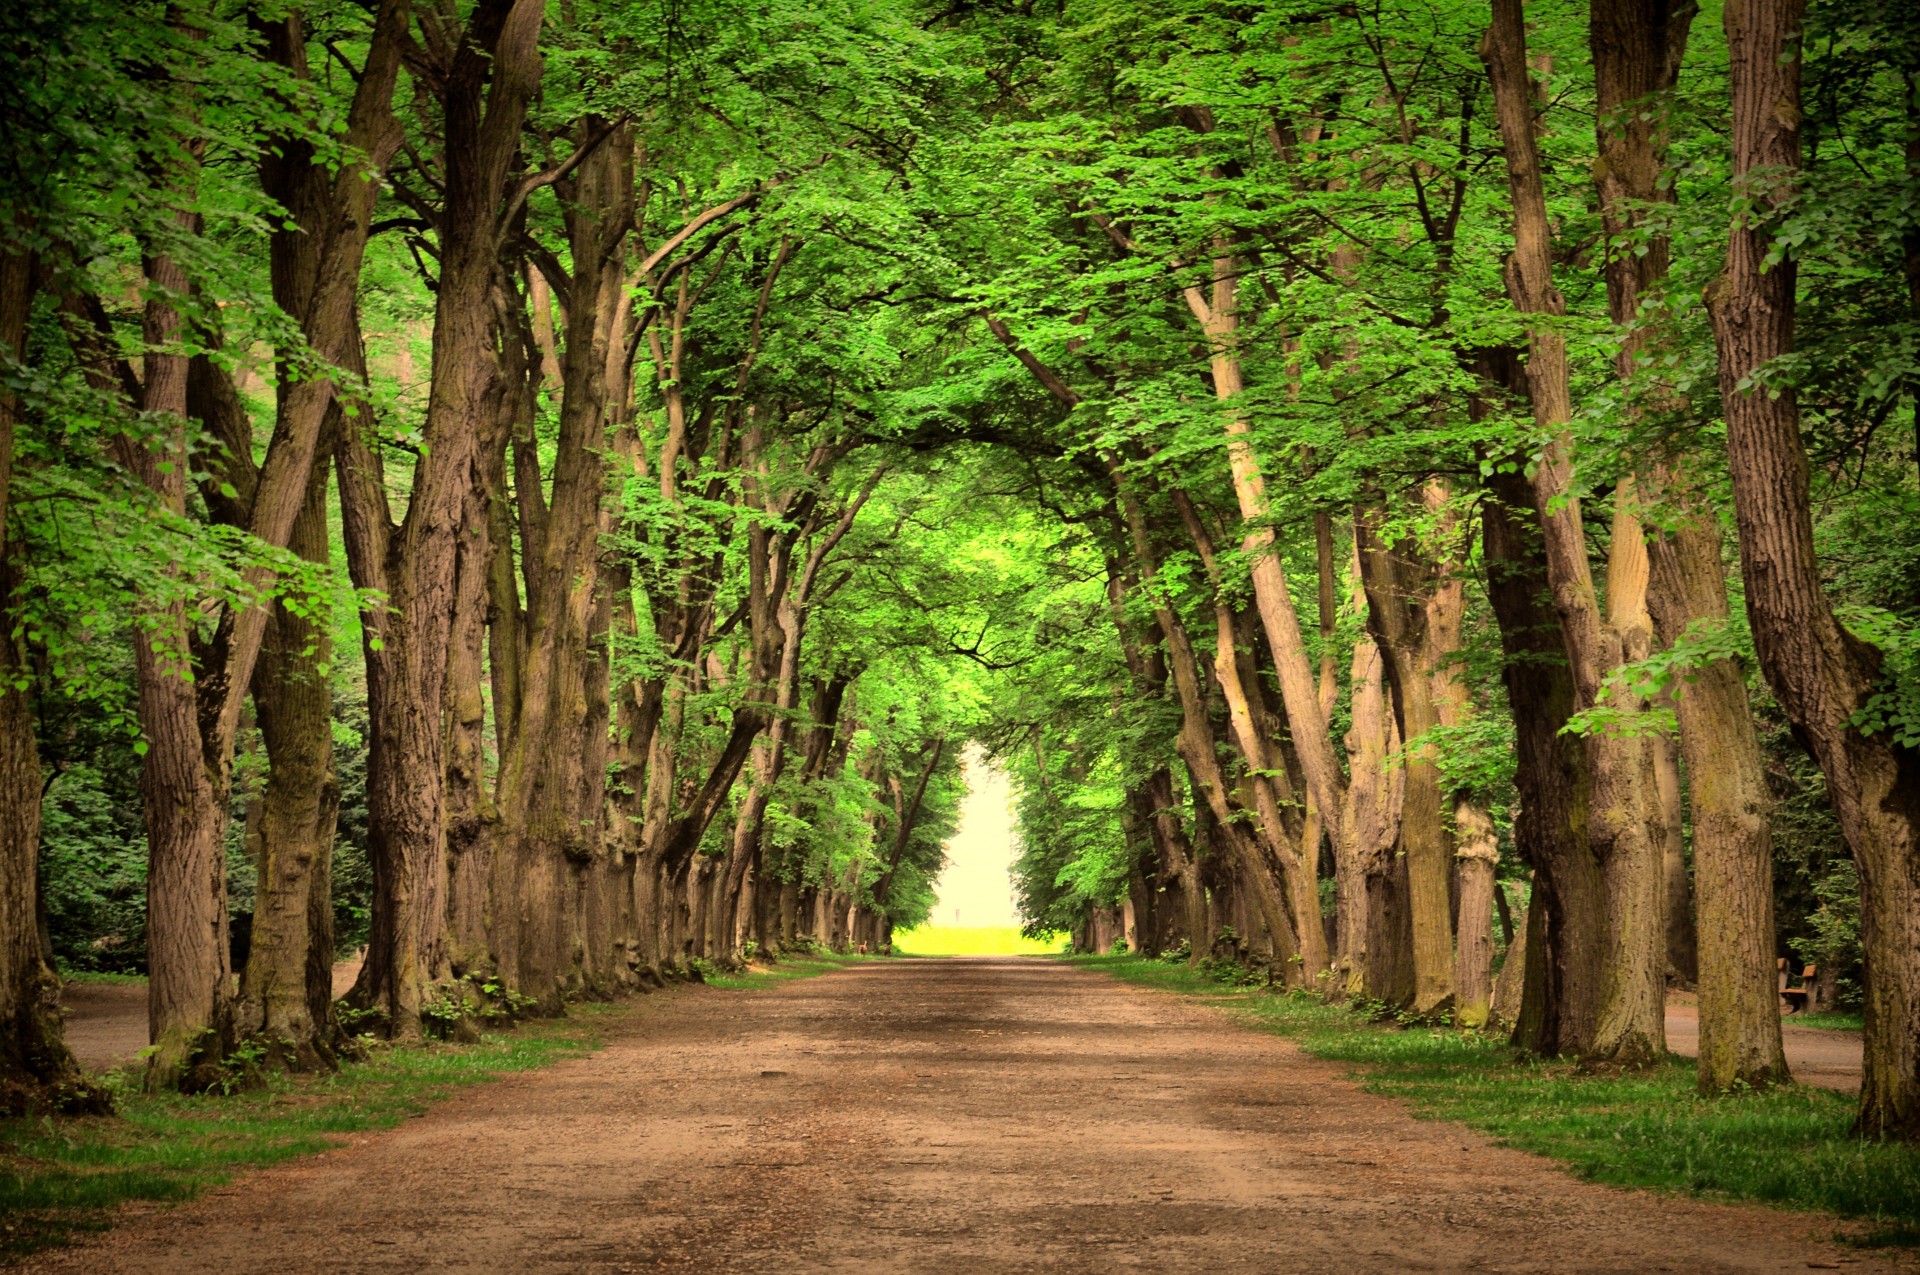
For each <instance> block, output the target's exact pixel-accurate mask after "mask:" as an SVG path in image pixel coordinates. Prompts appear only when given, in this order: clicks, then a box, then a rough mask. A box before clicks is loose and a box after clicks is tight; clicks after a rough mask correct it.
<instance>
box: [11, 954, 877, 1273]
mask: <svg viewBox="0 0 1920 1275" xmlns="http://www.w3.org/2000/svg"><path fill="white" fill-rule="evenodd" d="M847 960H848V958H845V957H830V956H816V955H808V956H796V957H792V958H789V959H783V960H782V961H781V962H780V963H778V964H776V965H771V966H756V967H754V968H752V969H751V970H749V971H747V972H745V973H721V972H717V971H716V972H714V973H713V974H711V975H709V976H708V978H707V981H708V983H709V984H710V985H712V986H716V987H721V988H727V989H735V990H737V989H745V988H754V987H763V986H769V985H773V984H777V983H783V982H788V981H790V980H793V979H797V978H806V977H810V976H812V975H815V974H824V973H826V972H828V971H830V970H834V969H838V968H840V967H841V966H842V965H845V964H847ZM640 1003H641V1002H638V1001H634V1000H624V1001H618V1002H614V1003H610V1004H601V1003H582V1004H577V1005H574V1006H572V1007H571V1008H570V1009H569V1011H568V1013H567V1016H566V1017H565V1018H557V1019H545V1020H536V1021H532V1022H528V1023H524V1024H522V1025H521V1026H519V1027H518V1028H516V1029H514V1030H511V1031H506V1032H500V1033H494V1034H488V1035H485V1036H483V1037H482V1038H481V1039H480V1040H479V1041H478V1042H477V1043H475V1044H471V1045H460V1044H449V1043H430V1044H424V1045H419V1046H411V1047H406V1048H385V1047H376V1048H374V1049H373V1050H372V1052H371V1054H370V1056H369V1057H368V1058H367V1059H366V1060H365V1061H362V1062H349V1063H346V1064H345V1065H343V1066H342V1067H341V1068H340V1070H339V1071H337V1072H334V1073H331V1074H313V1075H297V1076H287V1075H280V1076H275V1077H273V1078H272V1080H271V1081H270V1083H269V1084H268V1085H267V1086H266V1087H265V1088H263V1089H258V1090H254V1091H250V1092H242V1093H236V1094H233V1095H231V1096H222V1095H219V1094H197V1095H185V1094H176V1093H164V1094H148V1093H142V1092H140V1091H139V1090H138V1089H137V1088H135V1087H134V1084H133V1081H132V1078H131V1076H129V1075H128V1074H124V1073H123V1074H120V1075H117V1076H112V1077H108V1080H109V1083H111V1084H113V1085H114V1086H115V1087H116V1090H117V1092H116V1095H115V1097H116V1102H117V1105H118V1107H119V1113H118V1114H117V1115H114V1116H103V1117H84V1116H83V1117H71V1118H69V1117H57V1118H56V1117H41V1118H38V1119H12V1120H0V1257H12V1258H18V1257H21V1256H24V1255H26V1254H29V1253H33V1252H36V1251H38V1250H40V1249H44V1248H50V1247H54V1246H57V1245H60V1244H64V1243H67V1242H69V1241H71V1240H72V1239H74V1238H76V1237H79V1236H84V1235H86V1234H89V1233H92V1232H97V1231H102V1230H105V1229H106V1228H107V1226H108V1225H110V1224H111V1222H112V1219H113V1214H114V1211H115V1210H116V1209H118V1208H119V1206H120V1205H122V1204H123V1203H128V1202H136V1201H144V1202H150V1203H162V1204H167V1203H177V1202H179V1201H182V1200H190V1199H192V1198H194V1197H195V1196H197V1195H199V1194H200V1193H201V1192H203V1191H206V1190H208V1189H209V1188H212V1187H217V1186H221V1185H223V1184H225V1183H227V1182H229V1181H231V1180H232V1179H233V1178H234V1177H235V1176H236V1175H238V1174H241V1173H245V1172H247V1171H249V1170H252V1169H260V1168H265V1167H266V1166H268V1165H273V1164H279V1163H281V1162H282V1161H285V1160H290V1159H293V1158H294V1157H296V1156H303V1155H311V1154H312V1153H314V1152H316V1151H324V1150H326V1149H327V1148H329V1147H332V1146H336V1145H338V1144H339V1143H340V1141H341V1140H342V1138H343V1136H344V1135H347V1134H351V1133H360V1132H363V1131H366V1130H371V1129H390V1128H392V1127H393V1126H395V1125H397V1124H399V1123H400V1122H401V1121H403V1120H405V1119H407V1118H408V1117H409V1116H413V1115H417V1114H419V1113H420V1112H423V1111H425V1110H426V1109H427V1108H428V1107H430V1106H432V1105H433V1104H434V1103H437V1102H440V1101H443V1100H445V1099H447V1098H449V1097H452V1096H453V1094H454V1093H455V1092H457V1091H458V1090H460V1089H463V1088H465V1087H467V1086H469V1085H476V1084H484V1083H486V1082H487V1081H490V1080H495V1079H498V1078H499V1077H501V1076H505V1075H509V1074H511V1073H513V1072H520V1071H531V1070H533V1069H535V1068H538V1067H545V1066H548V1065H550V1064H552V1063H556V1062H560V1061H562V1060H564V1059H568V1058H578V1057H580V1056H582V1055H584V1054H588V1053H591V1052H593V1051H594V1050H595V1049H598V1048H599V1047H600V1046H601V1045H602V1044H604V1043H605V1039H606V1030H607V1029H608V1028H609V1027H611V1026H613V1025H615V1024H616V1023H617V1022H618V1021H619V1020H620V1019H621V1018H622V1017H624V1016H625V1015H627V1014H629V1013H630V1012H632V1011H633V1010H634V1009H635V1008H636V1007H637V1005H638V1004H640Z"/></svg>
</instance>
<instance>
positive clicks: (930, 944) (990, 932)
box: [893, 925, 1067, 956]
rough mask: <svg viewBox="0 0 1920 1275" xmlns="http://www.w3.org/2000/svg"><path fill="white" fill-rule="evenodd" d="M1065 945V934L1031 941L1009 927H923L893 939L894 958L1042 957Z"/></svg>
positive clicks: (1014, 928) (902, 931)
mask: <svg viewBox="0 0 1920 1275" xmlns="http://www.w3.org/2000/svg"><path fill="white" fill-rule="evenodd" d="M1066 946H1067V936H1066V935H1064V934H1059V935H1055V936H1054V937H1053V938H1050V939H1030V938H1028V937H1027V936H1026V935H1024V934H1022V933H1020V931H1019V929H1018V927H1016V926H1012V925H923V926H920V927H919V928H918V929H913V930H901V931H898V932H896V933H895V934H894V936H893V952H894V955H896V956H1044V955H1047V954H1050V953H1054V952H1060V951H1064V950H1065V949H1066Z"/></svg>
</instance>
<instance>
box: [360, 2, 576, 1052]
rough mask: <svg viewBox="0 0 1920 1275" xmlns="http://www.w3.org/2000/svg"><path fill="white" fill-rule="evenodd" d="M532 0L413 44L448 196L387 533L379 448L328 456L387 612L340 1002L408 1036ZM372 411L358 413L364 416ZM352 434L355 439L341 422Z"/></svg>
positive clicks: (370, 675)
mask: <svg viewBox="0 0 1920 1275" xmlns="http://www.w3.org/2000/svg"><path fill="white" fill-rule="evenodd" d="M544 12H545V9H544V6H543V5H541V4H540V3H538V0H487V2H486V3H482V4H480V5H478V6H477V7H476V8H475V9H474V11H473V12H472V14H471V15H470V16H469V20H468V23H467V26H466V29H465V30H464V31H463V32H460V33H458V38H456V39H453V40H441V39H435V40H431V41H428V42H427V43H426V45H424V46H416V49H417V52H418V53H419V55H420V56H422V57H424V58H426V59H428V60H429V62H430V66H428V67H424V68H422V70H423V71H425V72H426V73H427V74H426V82H428V83H432V84H435V85H438V86H439V87H440V104H441V107H442V116H443V119H442V123H443V127H444V146H443V153H442V157H441V158H442V164H443V178H444V187H445V190H444V200H443V202H442V204H441V206H440V208H439V209H438V213H437V215H438V219H439V220H438V225H437V227H436V230H437V232H438V233H437V238H438V241H439V245H440V260H439V265H440V270H439V278H438V281H437V292H436V298H435V311H434V327H433V360H432V383H431V386H430V388H429V391H428V396H427V410H426V420H425V424H424V427H423V434H424V440H425V446H424V447H423V448H422V451H421V455H420V459H419V461H418V463H417V464H416V465H415V467H414V474H413V482H412V486H411V495H410V497H409V499H408V502H407V510H406V514H405V517H404V518H403V519H402V520H401V522H400V524H399V525H398V526H395V525H394V523H393V519H392V514H391V512H390V511H389V507H388V501H387V494H386V489H385V485H384V483H383V481H382V479H381V474H380V469H379V463H378V457H377V454H376V453H375V452H374V451H373V449H372V448H371V447H370V446H369V445H368V442H367V440H365V439H364V438H350V439H349V440H348V442H347V443H346V444H345V445H344V447H343V449H342V452H341V469H342V473H341V505H342V515H343V524H344V527H345V531H346V542H347V556H348V567H349V570H350V572H351V574H352V576H353V580H354V583H355V584H356V585H357V586H358V587H360V588H362V589H377V590H379V591H380V592H381V593H382V594H383V595H385V597H386V600H387V601H386V605H385V607H384V608H382V609H381V610H380V611H378V612H377V613H375V614H373V615H371V616H369V617H368V622H367V623H366V624H365V625H364V626H363V631H364V633H365V635H366V641H365V657H366V664H367V701H368V715H369V722H370V731H369V739H368V745H369V758H368V784H367V804H368V815H369V826H370V836H369V847H368V851H369V858H370V859H371V860H372V863H373V874H374V906H373V918H372V933H371V935H370V937H369V942H368V951H367V959H366V963H365V964H364V965H363V966H362V967H361V973H360V977H359V979H358V981H357V982H356V983H355V985H354V988H353V991H352V992H351V993H350V999H351V1000H352V1001H353V1003H355V1004H356V1005H358V1006H360V1007H362V1008H366V1009H372V1010H377V1011H379V1012H380V1013H381V1014H382V1015H383V1016H384V1017H385V1019H386V1021H387V1024H388V1031H389V1032H390V1033H391V1034H392V1035H393V1036H394V1038H396V1039H401V1040H406V1039H417V1038H418V1037H419V1036H420V1034H421V1030H422V1029H421V1023H420V1011H421V1008H422V1006H423V1005H424V1004H425V1003H426V1002H427V1001H428V1000H429V999H430V998H431V996H432V995H433V988H434V985H435V984H436V982H438V981H440V980H441V979H444V978H445V977H446V976H447V975H448V974H449V972H450V963H449V957H448V951H447V942H446V924H445V907H446V896H445V891H446V859H445V854H446V849H445V812H446V806H445V773H446V742H445V734H444V713H445V699H444V693H445V690H446V673H447V651H448V648H449V645H450V643H451V639H452V636H453V626H454V615H455V604H456V598H457V587H456V586H457V573H456V566H457V561H458V543H459V529H460V528H461V527H462V526H463V525H464V523H465V518H464V512H465V505H466V501H467V498H468V491H469V488H470V486H471V481H472V478H471V467H472V465H473V463H474V458H475V456H476V454H477V451H478V442H479V437H480V434H481V431H482V430H483V429H484V428H485V427H486V422H487V420H488V418H489V416H490V415H491V413H492V411H493V410H494V407H493V404H492V403H491V402H490V395H491V394H492V393H494V392H495V383H496V371H497V369H496V367H495V359H494V338H495V333H496V330H497V324H496V322H495V319H494V316H495V314H496V306H495V304H494V302H495V290H496V287H497V279H496V271H497V269H498V251H497V241H498V237H499V227H500V224H501V220H502V217H503V215H507V214H508V211H509V210H508V209H507V208H506V207H505V206H503V192H504V191H505V190H506V188H507V185H508V182H507V178H508V175H509V173H510V171H511V169H512V166H513V162H514V159H515V157H516V155H517V153H518V150H519V141H520V130H521V125H522V123H523V122H524V120H525V117H526V111H527V106H528V104H529V102H530V101H531V100H532V97H533V94H534V92H535V90H536V89H537V88H538V86H539V82H540V74H541V60H540V52H539V36H540V25H541V21H542V18H543V16H544ZM371 419H372V417H371V414H370V413H363V414H361V415H359V416H358V417H357V418H356V420H358V421H370V420H371ZM347 433H348V434H350V435H351V434H353V433H355V431H352V430H349V431H347Z"/></svg>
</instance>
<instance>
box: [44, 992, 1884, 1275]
mask: <svg viewBox="0 0 1920 1275" xmlns="http://www.w3.org/2000/svg"><path fill="white" fill-rule="evenodd" d="M1269 999H1271V1000H1274V1001H1285V1000H1287V999H1289V998H1285V997H1270V998H1269ZM604 1034H605V1045H604V1048H602V1049H600V1050H599V1051H598V1052H596V1053H593V1054H591V1055H590V1056H586V1057H581V1058H576V1059H573V1060H571V1061H566V1062H560V1063H557V1064H554V1065H552V1066H549V1067H546V1068H544V1069H542V1070H539V1071H533V1072H524V1073H520V1074H516V1075H512V1076H508V1077H506V1078H504V1079H501V1080H498V1081H496V1082H494V1083H491V1084H487V1085H483V1086H478V1087H475V1088H472V1089H468V1090H465V1091H463V1092H462V1093H460V1094H459V1096H458V1097H457V1098H456V1099H454V1100H452V1101H448V1102H444V1103H441V1104H439V1105H437V1106H435V1107H433V1108H431V1109H429V1110H427V1111H425V1112H424V1113H423V1114H421V1115H419V1116H418V1118H415V1119H410V1120H407V1121H405V1122H404V1123H402V1124H401V1125H400V1126H399V1127H398V1128H394V1129H391V1130H388V1131H385V1132H378V1133H367V1134H361V1135H356V1136H354V1137H352V1138H350V1139H349V1140H348V1141H347V1143H346V1145H344V1146H341V1147H339V1148H337V1149H335V1150H332V1151H328V1152H324V1153H322V1154H319V1155H315V1156H310V1157H306V1158H303V1159H300V1160H298V1161H294V1162H291V1163H287V1164H284V1165H281V1166H279V1167H275V1168H271V1169H268V1170H266V1171H264V1172H261V1173H258V1174H256V1175H254V1176H252V1177H249V1178H246V1179H243V1180H240V1181H237V1182H235V1183H233V1184H231V1185H229V1186H227V1187H225V1188H222V1189H220V1190H218V1191H215V1192H211V1193H209V1194H207V1195H205V1196H203V1197H202V1198H200V1199H198V1200H195V1201H193V1202H190V1203H187V1204H183V1205H180V1206H178V1207H174V1208H170V1209H153V1208H151V1207H149V1208H146V1209H143V1210H137V1211H136V1210H133V1209H128V1210H125V1211H123V1214H122V1218H121V1220H120V1224H119V1226H118V1229H116V1230H115V1231H113V1232H112V1233H110V1234H108V1235H107V1236H105V1237H104V1238H102V1239H101V1240H99V1241H97V1242H94V1243H90V1244H87V1245H85V1246H83V1247H78V1248H73V1249H68V1250H62V1251H59V1252H51V1253H43V1254H41V1255H39V1256H38V1257H37V1258H35V1259H33V1269H40V1270H49V1271H54V1270H62V1271H65V1270H75V1271H96V1272H108V1271H127V1272H135V1271H137V1272H193V1273H194V1275H213V1273H215V1272H224V1271H236V1272H237V1271H255V1270H264V1269H275V1270H315V1269H326V1270H330V1271H403V1270H418V1269H425V1268H432V1269H465V1270H513V1271H520V1270H590V1271H636V1272H637V1271H643V1270H655V1271H688V1272H694V1271H698V1272H708V1271H743V1272H750V1271H780V1272H786V1271H790V1270H793V1269H796V1268H805V1269H812V1270H820V1271H827V1272H836V1271H837V1272H866V1271H872V1272H876V1273H878V1272H885V1273H886V1275H895V1273H897V1272H917V1271H952V1270H966V1271H992V1272H1025V1271H1034V1272H1039V1271H1047V1272H1080V1271H1087V1272H1094V1271H1098V1272H1106V1271H1116V1270H1154V1271H1200V1270H1206V1271H1249V1272H1251V1271H1259V1272H1269V1271H1274V1270H1288V1271H1323V1270H1324V1271H1340V1272H1343V1273H1346V1272H1358V1271H1402V1270H1409V1269H1428V1270H1434V1269H1439V1270H1499V1271H1549V1270H1551V1271H1560V1272H1571V1271H1594V1272H1599V1271H1609V1272H1611V1271H1621V1272H1625V1271H1635V1272H1638V1271H1655V1270H1681V1271H1687V1272H1690V1273H1705V1272H1724V1271H1802V1270H1806V1269H1809V1268H1813V1269H1849V1270H1861V1271H1864V1270H1885V1269H1899V1268H1901V1267H1899V1266H1897V1265H1896V1263H1899V1262H1901V1261H1902V1259H1903V1257H1910V1256H1911V1255H1910V1254H1906V1255H1903V1254H1899V1253H1892V1252H1888V1251H1885V1250H1861V1249H1858V1248H1852V1247H1847V1246H1844V1245H1841V1244H1836V1243H1833V1242H1831V1240H1832V1238H1833V1237H1834V1236H1835V1234H1836V1232H1837V1231H1838V1232H1846V1231H1848V1230H1849V1226H1848V1224H1844V1223H1837V1222H1836V1221H1835V1220H1834V1219H1832V1218H1831V1217H1826V1216H1821V1215H1816V1214H1806V1213H1789V1212H1784V1211H1775V1210H1769V1209H1764V1208H1756V1207H1746V1206H1738V1205H1729V1204H1721V1203H1715V1202H1708V1201H1703V1200H1697V1199H1683V1198H1677V1197H1671V1196H1656V1195H1649V1194H1645V1193H1639V1192H1631V1191H1625V1190H1620V1189H1615V1188H1609V1187H1604V1186H1599V1185H1595V1184H1593V1183H1589V1182H1583V1181H1580V1180H1578V1179H1577V1178H1576V1177H1575V1176H1573V1175H1572V1174H1570V1173H1568V1172H1566V1171H1564V1170H1561V1169H1560V1168H1558V1167H1556V1166H1555V1165H1553V1164H1552V1163H1550V1162H1549V1161H1546V1160H1544V1159H1541V1158H1539V1157H1536V1156H1533V1155H1529V1154H1525V1153H1523V1152H1521V1151H1517V1150H1512V1149H1507V1148H1504V1147H1501V1146H1499V1145H1496V1144H1495V1143H1494V1142H1493V1141H1492V1140H1490V1139H1489V1138H1487V1137H1485V1136H1482V1135H1480V1134H1477V1133H1473V1132H1470V1131H1468V1130H1467V1129H1466V1128H1464V1127H1463V1126H1461V1125H1459V1124H1456V1123H1452V1122H1449V1121H1441V1120H1422V1119H1416V1118H1415V1117H1414V1116H1413V1115H1412V1114H1410V1113H1409V1111H1408V1110H1407V1108H1406V1107H1405V1106H1403V1105H1402V1104H1401V1103H1400V1102H1399V1101H1396V1100H1395V1099H1393V1098H1391V1097H1386V1096H1382V1095H1380V1094H1378V1093H1373V1092H1369V1091H1368V1089H1367V1088H1365V1087H1363V1086H1362V1085H1361V1084H1359V1083H1356V1082H1355V1081H1353V1080H1352V1079H1349V1072H1350V1068H1349V1067H1347V1066H1344V1065H1342V1064H1340V1063H1339V1062H1335V1061H1323V1060H1320V1059H1316V1058H1314V1057H1311V1056H1309V1055H1308V1054H1307V1053H1306V1052H1303V1051H1302V1049H1301V1048H1300V1047H1299V1046H1297V1045H1296V1044H1294V1043H1293V1042H1291V1041H1289V1040H1287V1039H1283V1038H1281V1037H1279V1036H1276V1035H1273V1034H1269V1033H1265V1032H1261V1031H1256V1030H1251V1029H1249V1028H1248V1027H1246V1026H1243V1025H1241V1024H1240V1023H1237V1022H1235V1021H1234V1020H1233V1019H1232V1018H1230V1017H1229V1016H1228V1014H1227V1013H1223V1012H1222V1011H1221V1010H1220V1009H1216V1008H1213V1007H1211V1006H1209V1005H1207V1004H1204V1003H1200V1002H1196V1001H1194V1000H1192V999H1189V998H1182V997H1174V996H1167V995H1163V994H1160V993H1157V992H1154V991H1150V990H1143V989H1141V988H1137V987H1133V986H1129V985H1127V984H1126V983H1123V982H1120V981H1117V980H1115V979H1110V978H1107V977H1105V976H1103V975H1102V974H1100V973H1098V972H1095V971H1092V970H1087V969H1077V968H1074V967H1073V966H1071V965H1068V964H1066V963H1064V962H1061V961H1056V960H1048V959H1036V958H976V959H963V960H948V961H932V960H895V961H867V962H862V963H859V964H855V965H851V966H848V967H846V968H843V969H840V970H837V971H834V972H832V973H828V974H825V975H822V976H820V977H817V978H811V979H804V980H798V981H791V982H787V983H783V984H781V985H779V986H776V987H773V988H761V989H758V990H752V991H745V992H739V991H726V990H721V989H699V991H698V994H695V995H686V996H679V995H676V996H668V997H658V998H650V999H649V1000H648V1001H645V1002H642V1003H641V1004H640V1005H639V1006H638V1007H637V1008H636V1009H634V1010H633V1011H632V1012H626V1011H622V1012H620V1013H618V1014H616V1015H609V1016H608V1019H607V1021H606V1022H605V1024H604ZM1382 1034H1383V1035H1384V1034H1396V1035H1397V1034H1400V1033H1382ZM1405 1034H1406V1035H1412V1033H1405ZM1854 1229H1856V1230H1857V1229H1859V1228H1858V1227H1855V1228H1854ZM1906 1268H1907V1269H1911V1267H1910V1266H1908V1267H1906Z"/></svg>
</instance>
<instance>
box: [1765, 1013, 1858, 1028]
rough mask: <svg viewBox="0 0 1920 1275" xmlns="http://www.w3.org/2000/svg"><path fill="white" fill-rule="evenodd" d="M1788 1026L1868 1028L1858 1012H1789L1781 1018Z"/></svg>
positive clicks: (1783, 1023)
mask: <svg viewBox="0 0 1920 1275" xmlns="http://www.w3.org/2000/svg"><path fill="white" fill-rule="evenodd" d="M1780 1022H1781V1023H1782V1025H1784V1026H1787V1027H1814V1028H1818V1029H1819V1030H1821V1031H1830V1032H1857V1031H1864V1030H1866V1026H1867V1024H1866V1022H1865V1021H1864V1020H1863V1019H1862V1018H1861V1017H1860V1015H1858V1014H1839V1013H1830V1014H1788V1015H1787V1016H1786V1017H1785V1018H1782V1019H1781V1020H1780Z"/></svg>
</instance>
